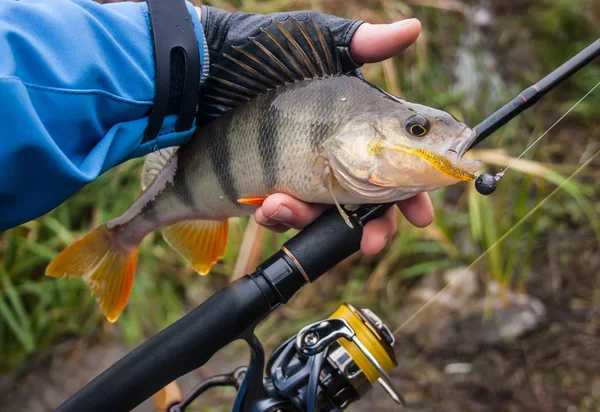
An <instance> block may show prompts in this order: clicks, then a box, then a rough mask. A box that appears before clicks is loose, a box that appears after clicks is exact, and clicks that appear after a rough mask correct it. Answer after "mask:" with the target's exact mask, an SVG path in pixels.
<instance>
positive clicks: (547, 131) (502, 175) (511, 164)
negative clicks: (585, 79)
mask: <svg viewBox="0 0 600 412" xmlns="http://www.w3.org/2000/svg"><path fill="white" fill-rule="evenodd" d="M598 86H600V82H598V83H597V84H596V85H595V86H594V87H592V88H591V89H590V91H589V92H587V93H586V94H585V96H583V97H582V98H581V99H579V101H578V102H577V103H575V104H574V105H573V106H572V107H571V108H570V109H569V110H567V111H566V113H565V114H563V115H562V116H561V117H560V119H558V120H557V121H556V122H554V124H553V125H552V126H550V127H549V128H548V130H546V131H545V132H544V133H542V135H541V136H540V137H538V138H537V139H535V141H534V142H533V143H531V144H530V145H529V146H528V147H527V149H525V150H523V152H522V153H521V154H520V155H519V157H517V158H515V159H513V160H512V161H511V162H510V163H509V164H508V166H506V168H505V169H504V170H503V171H501V172H500V173H497V174H496V180H499V179H500V178H502V177H504V173H506V171H507V170H508V169H510V168H511V167H512V166H513V165H514V164H515V163H516V162H517V161H518V160H519V159H520V158H521V157H523V155H524V154H525V153H527V152H528V151H529V149H531V148H532V147H533V146H535V145H536V144H537V143H538V142H539V141H540V140H542V139H543V138H544V136H546V135H547V134H548V133H549V132H550V131H551V130H552V129H553V128H554V126H556V125H557V124H559V123H560V122H561V120H562V119H564V118H565V117H566V116H567V115H568V114H569V113H571V112H572V111H573V110H574V109H575V108H576V107H577V106H578V105H579V103H581V102H582V101H584V100H585V98H586V97H588V96H589V95H590V94H591V93H592V92H593V91H594V90H596V88H597V87H598Z"/></svg>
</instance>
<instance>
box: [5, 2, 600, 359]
mask: <svg viewBox="0 0 600 412" xmlns="http://www.w3.org/2000/svg"><path fill="white" fill-rule="evenodd" d="M591 2H592V1H591V0H577V1H573V0H561V1H542V2H535V5H531V6H528V8H525V6H523V5H521V4H520V3H519V4H517V3H516V2H515V6H514V7H516V9H515V10H511V9H510V8H509V7H508V6H507V5H506V4H509V3H511V2H496V3H495V4H496V6H497V11H496V18H497V19H499V21H500V22H499V23H498V24H497V25H495V26H493V28H488V29H484V31H483V33H485V35H481V36H478V35H477V34H476V33H475V31H474V28H473V27H471V26H469V25H468V24H467V23H466V19H465V16H464V15H463V14H462V13H461V12H457V11H448V10H444V9H441V8H436V7H431V6H429V5H430V4H433V2H420V1H418V0H414V1H409V2H399V1H392V2H383V1H378V0H373V1H369V2H362V1H358V0H357V1H344V2H342V1H327V2H325V1H318V0H315V1H305V0H295V1H291V0H276V1H237V2H224V1H215V2H212V4H213V5H216V6H220V7H224V8H228V9H243V10H247V11H258V12H270V11H280V10H286V9H287V10H289V9H303V8H313V9H317V10H321V11H324V12H329V13H335V14H338V15H343V16H346V17H350V18H365V19H366V18H368V19H369V20H371V21H375V22H385V21H391V20H395V19H400V18H403V17H407V16H415V17H418V18H420V19H421V21H422V23H423V27H424V33H423V36H422V37H421V39H420V40H419V41H418V43H417V45H416V47H412V48H410V49H409V50H407V51H406V52H405V53H404V54H403V55H401V56H399V57H397V58H394V59H393V60H392V61H391V64H388V66H387V67H386V68H385V69H384V68H383V66H382V65H380V64H375V65H369V66H367V67H365V68H364V73H365V75H366V77H367V78H368V79H369V80H370V81H372V82H373V83H375V84H377V85H380V86H382V87H384V88H387V89H389V88H390V87H392V86H393V87H394V88H397V90H398V91H399V92H400V93H401V95H402V97H403V98H406V99H407V100H410V101H414V102H419V103H422V104H425V105H430V106H433V107H438V108H442V109H444V110H446V111H448V112H450V113H452V114H454V115H455V116H456V117H458V118H460V119H464V120H465V121H466V122H467V123H468V124H470V125H474V124H476V123H477V122H479V121H481V120H482V119H483V118H484V117H485V116H486V115H487V114H488V113H490V112H491V111H493V110H495V109H496V108H498V107H499V106H500V105H501V104H502V103H503V102H505V101H507V100H508V99H509V98H512V97H513V96H514V95H515V94H516V93H518V92H519V91H520V90H521V89H523V88H525V87H526V86H528V85H530V84H531V83H533V82H535V81H536V80H538V79H539V78H541V76H543V75H544V74H546V73H548V72H549V71H551V70H552V69H553V68H555V67H556V66H558V65H559V64H561V63H562V62H563V61H564V60H566V59H567V58H568V57H570V56H571V55H573V54H575V53H576V52H577V51H579V50H580V49H581V48H583V47H584V46H585V45H587V44H589V43H591V42H592V41H593V40H595V38H596V36H597V32H598V27H600V26H599V24H600V16H598V15H594V14H593V12H586V10H595V9H593V8H590V7H591V6H590V5H591ZM448 4H459V5H463V7H464V9H465V10H468V9H469V7H470V6H469V5H468V4H469V3H467V2H464V3H458V2H457V3H453V2H448ZM524 9H525V10H524ZM486 53H487V54H486ZM457 56H461V57H460V58H461V59H468V61H470V62H472V64H473V67H476V70H475V71H474V72H473V73H474V75H475V74H476V75H477V79H478V83H477V87H476V88H472V89H470V88H465V87H462V86H460V84H459V82H458V81H457V79H458V78H459V77H460V73H456V71H455V70H456V67H457V64H458V57H457ZM490 57H491V58H495V59H496V60H495V62H493V64H492V67H491V68H490V67H487V66H486V64H487V63H486V59H489V58H490ZM465 61H467V60H465ZM598 80H600V67H599V66H598V65H593V66H590V67H589V68H587V69H585V70H584V71H582V72H581V73H580V74H578V75H577V76H576V77H574V78H573V79H571V80H569V81H568V82H567V83H566V84H564V85H563V86H561V87H560V88H559V89H557V90H556V91H554V92H552V93H551V94H550V95H548V96H547V97H545V98H544V100H542V102H540V103H539V104H538V105H537V106H536V107H534V108H532V109H531V110H530V111H529V112H528V113H525V114H523V115H522V116H520V117H519V118H518V119H515V120H514V121H512V122H511V123H510V124H508V125H507V126H506V127H504V128H503V129H502V130H500V131H498V132H497V133H496V134H495V136H494V137H492V138H490V139H489V143H486V144H485V145H484V147H496V148H498V147H501V148H504V149H505V150H506V152H507V153H508V155H510V156H517V155H518V154H519V153H520V151H521V150H523V149H524V148H525V147H526V146H527V144H528V142H531V141H533V140H534V139H535V138H537V136H539V134H540V133H541V132H543V131H544V130H545V129H546V128H547V127H549V126H550V125H551V124H552V123H553V122H554V121H555V120H556V119H558V117H560V115H561V114H562V113H564V112H565V111H566V110H567V109H568V108H569V107H570V106H571V105H572V104H573V103H574V102H575V101H577V100H578V99H579V98H580V97H581V96H582V95H583V94H585V92H587V91H588V90H589V89H590V88H591V87H592V86H593V85H594V84H595V83H596V82H597V81H598ZM598 107H600V92H599V93H594V94H593V95H591V96H590V97H589V98H588V100H586V101H585V102H584V103H583V104H581V105H580V107H579V108H578V109H577V110H576V111H574V113H573V114H572V115H570V116H569V117H568V118H567V119H565V121H564V123H563V124H562V125H560V126H559V127H557V128H556V129H555V131H553V132H552V133H550V135H549V136H548V137H547V139H545V140H544V141H542V142H541V143H540V144H539V145H538V146H537V147H536V148H535V149H534V150H532V151H531V152H530V153H528V154H527V155H526V156H525V158H526V159H532V160H535V162H537V166H538V167H539V168H538V169H536V170H537V173H532V172H531V170H521V171H519V170H516V168H515V170H513V171H510V172H508V173H507V175H506V177H505V178H504V179H503V180H502V181H501V182H500V184H499V188H498V190H497V192H496V193H495V194H494V195H493V196H491V197H486V198H484V197H481V196H479V195H477V194H475V192H474V191H473V190H472V189H471V188H470V186H468V185H466V184H462V185H458V186H456V187H452V188H447V189H444V190H439V191H438V192H436V193H433V194H432V197H433V199H434V203H435V206H436V210H437V215H436V221H435V224H434V225H433V227H432V228H430V229H428V230H418V229H415V228H412V227H410V226H409V225H408V224H406V222H401V225H400V230H399V232H398V234H397V236H396V237H395V238H394V239H393V240H392V241H391V242H390V245H389V246H388V247H387V248H386V250H385V252H384V253H382V254H380V255H379V256H377V257H372V258H365V257H361V256H356V257H354V258H353V259H352V260H351V261H350V262H346V263H345V264H343V265H340V267H338V268H336V269H334V270H333V271H332V272H333V273H332V274H331V275H328V276H327V277H324V278H323V279H321V280H320V281H319V285H317V286H315V285H312V286H309V287H307V288H305V289H304V290H303V291H301V292H300V293H299V294H298V296H297V297H296V298H295V299H294V300H293V301H292V302H291V303H290V305H288V306H286V307H285V308H281V310H279V311H278V312H277V314H276V315H274V316H273V317H271V318H269V319H268V320H266V321H265V323H264V325H262V326H261V330H260V334H261V336H264V337H265V338H267V337H268V339H267V342H268V344H277V343H279V342H280V340H281V339H282V338H283V337H284V336H286V335H290V334H292V333H295V332H296V331H297V330H298V328H299V327H300V325H304V324H306V323H308V322H310V321H313V320H316V319H318V318H322V317H324V316H327V315H328V313H330V312H332V311H333V310H334V309H335V308H336V306H337V305H338V304H339V303H340V302H341V301H350V302H352V303H353V304H355V305H370V306H372V307H373V308H374V309H375V310H376V311H379V313H381V314H382V315H383V317H384V318H385V317H386V314H391V313H392V312H393V311H395V310H396V309H397V308H398V307H399V305H401V304H402V299H403V297H404V295H405V292H406V291H407V290H408V289H409V288H410V287H411V285H413V284H414V282H415V281H416V280H418V278H419V277H421V276H423V275H425V274H430V273H439V272H442V271H444V270H445V269H447V268H450V267H454V266H457V265H461V264H468V263H470V262H471V261H472V260H473V259H475V258H476V257H477V256H479V254H481V253H482V252H483V251H484V250H485V249H487V248H488V247H489V246H490V245H491V244H492V243H493V242H494V241H495V240H496V239H497V238H498V237H499V236H501V235H502V234H503V233H505V232H506V231H507V230H509V229H510V228H511V227H512V226H513V225H514V224H515V223H516V222H517V221H518V220H519V219H520V218H521V217H522V216H524V215H525V214H526V213H527V212H528V211H529V210H530V209H531V208H532V207H533V206H534V205H535V204H537V203H538V202H539V201H540V200H541V199H542V198H544V197H545V196H546V195H548V194H549V193H550V192H551V191H552V190H553V189H554V187H556V185H557V184H559V183H560V182H562V181H563V180H564V177H565V176H568V174H570V173H571V172H572V171H573V170H574V169H575V167H576V166H577V165H580V164H581V163H582V162H583V161H584V160H585V154H586V153H588V154H591V153H592V152H593V151H595V150H597V149H598V141H599V139H598V129H597V127H598V126H597V125H598V119H599V116H598V110H597V108H598ZM594 143H595V144H596V145H595V146H594ZM141 165H142V159H136V160H133V161H130V162H127V163H126V164H123V165H121V166H119V167H117V168H115V169H113V170H111V171H109V172H108V173H106V174H105V175H103V176H102V177H101V178H99V179H98V180H97V181H96V182H94V183H92V184H90V185H88V186H87V187H86V188H84V189H83V190H81V191H80V192H79V193H78V194H76V195H75V196H73V197H72V198H71V199H69V200H68V201H67V202H65V203H64V204H63V205H61V206H60V207H58V208H57V209H56V210H54V211H52V212H50V213H49V214H47V215H45V216H43V217H40V218H39V219H37V220H35V221H32V222H29V223H27V224H25V225H22V226H20V227H18V228H15V229H13V230H10V231H7V232H5V233H3V234H2V235H0V248H1V250H2V254H1V257H0V368H2V369H7V368H8V369H10V368H14V367H18V366H20V365H23V364H24V362H25V361H26V360H27V359H28V358H30V357H31V356H32V355H34V354H35V353H37V352H39V351H41V350H43V349H44V348H46V347H47V346H48V345H50V344H52V343H54V342H58V341H60V340H62V339H67V338H69V337H74V336H79V335H82V334H88V333H91V332H92V331H98V330H101V329H102V328H106V329H108V328H118V330H119V331H120V333H121V336H122V337H123V339H124V341H125V342H126V343H128V344H133V343H136V342H139V341H140V340H141V339H143V338H144V337H146V336H149V335H151V334H153V333H154V332H155V331H156V330H159V329H162V328H164V327H165V326H167V325H168V324H170V323H172V322H173V321H174V320H176V319H178V318H179V317H180V316H181V315H183V314H184V313H185V311H186V310H187V309H186V308H187V307H189V306H186V303H187V304H188V305H189V304H190V303H191V304H195V303H199V302H201V301H202V300H204V299H205V298H206V297H208V296H210V295H211V294H212V293H213V292H214V291H216V290H218V289H219V288H221V287H223V286H224V285H226V284H227V282H228V280H229V274H230V272H231V271H232V269H233V267H234V264H235V259H236V256H237V247H239V244H240V243H241V237H242V234H243V230H244V228H245V225H246V222H247V219H240V220H239V221H237V222H236V223H235V224H233V225H232V230H231V235H230V236H231V237H230V244H229V247H228V252H227V256H226V257H225V259H224V260H223V261H222V262H220V263H219V264H218V265H216V267H215V268H214V270H213V273H212V274H211V275H210V276H208V277H199V276H197V275H195V274H194V273H193V272H192V270H191V269H190V268H189V267H187V266H186V265H185V263H184V262H182V260H181V258H180V257H179V255H178V254H177V253H174V252H172V251H171V250H169V248H168V247H167V246H166V244H165V243H164V241H163V240H162V238H161V237H160V236H159V234H158V233H157V234H155V235H152V236H149V237H148V238H147V239H145V240H144V242H143V243H142V245H141V248H140V260H139V264H138V269H137V272H136V280H135V284H134V289H133V292H132V295H131V299H130V303H129V305H128V307H127V309H126V311H125V312H124V314H123V315H122V317H121V319H120V320H119V322H117V323H116V324H115V325H109V324H107V323H106V321H104V320H103V318H102V316H101V315H100V313H99V310H98V307H97V305H96V304H95V302H94V300H93V298H92V297H91V296H90V294H89V293H88V291H87V289H86V287H85V286H84V285H83V283H82V282H80V281H77V280H62V281H57V280H55V279H51V278H46V277H45V276H44V274H43V273H44V268H45V266H46V265H47V264H48V262H49V261H50V260H51V259H52V258H53V257H54V256H55V255H56V254H57V253H58V252H59V251H61V250H62V249H63V248H64V247H65V246H67V245H68V244H70V243H71V242H72V241H73V240H74V239H76V238H78V237H80V236H82V235H83V234H85V233H87V232H88V231H89V230H90V229H91V228H92V227H94V226H96V225H98V224H100V223H101V222H103V221H106V220H108V219H110V218H112V217H114V216H117V215H119V214H120V213H122V212H123V211H124V210H125V209H126V208H127V207H128V206H129V205H130V204H131V203H132V202H133V201H134V200H135V199H136V197H137V196H139V194H140V193H141V189H140V184H139V174H140V171H141ZM542 166H543V167H544V168H542ZM487 167H488V169H489V170H490V171H492V172H495V171H498V170H500V167H499V166H498V165H495V164H494V162H488V165H487ZM599 169H600V167H599V165H598V164H597V163H595V164H594V165H593V166H592V167H590V168H589V169H588V170H586V171H584V173H582V175H581V177H580V178H578V179H577V181H576V182H573V183H571V184H569V185H567V187H566V188H565V191H563V192H561V193H559V194H558V195H557V196H556V197H555V198H554V199H553V200H552V201H551V202H550V203H549V204H548V205H546V206H545V207H543V208H542V209H541V210H539V211H538V212H537V213H536V215H535V216H534V217H533V218H532V219H531V220H529V221H528V222H527V223H526V224H525V225H523V227H521V228H520V229H519V230H517V231H516V232H515V233H514V234H513V235H512V236H511V237H510V239H509V241H507V242H505V243H503V244H502V245H501V246H500V247H499V248H497V249H495V250H494V251H493V252H492V253H490V254H489V255H488V257H487V258H486V259H485V260H484V262H483V264H482V265H480V266H479V267H478V271H479V272H480V274H481V275H482V277H483V278H484V279H489V280H495V281H497V282H500V283H501V284H502V285H504V286H506V287H522V285H523V284H524V281H525V276H526V274H527V273H529V272H530V271H531V270H532V269H533V268H532V267H531V265H532V263H531V262H532V256H533V254H534V253H535V251H536V248H537V247H538V245H539V243H540V242H541V241H542V240H543V238H544V236H548V235H549V234H550V235H552V236H558V235H561V234H562V235H564V234H567V233H568V232H569V231H570V230H573V228H576V227H580V226H583V225H587V224H592V225H593V227H594V228H595V229H596V231H597V233H599V234H600V230H599V227H600V226H599V223H598V213H599V212H600V210H599V203H598V201H597V200H593V199H598V198H597V195H596V194H597V192H598V190H599V189H600V188H599V187H598V183H595V182H596V181H598V179H596V178H597V176H598V173H599ZM289 236H290V235H289V234H287V235H281V236H276V237H275V239H274V240H273V239H272V238H271V237H270V236H267V237H266V240H265V245H264V249H263V252H262V256H263V257H267V256H268V255H269V254H270V253H272V252H273V251H274V250H275V247H276V246H277V245H279V244H281V243H282V242H283V241H284V240H285V239H286V238H288V237H289Z"/></svg>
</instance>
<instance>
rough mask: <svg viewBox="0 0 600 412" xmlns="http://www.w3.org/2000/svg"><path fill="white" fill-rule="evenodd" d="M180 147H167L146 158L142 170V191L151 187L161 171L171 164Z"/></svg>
mask: <svg viewBox="0 0 600 412" xmlns="http://www.w3.org/2000/svg"><path fill="white" fill-rule="evenodd" d="M177 147H178V146H173V147H165V148H164V149H160V150H158V151H156V152H152V153H150V154H149V155H148V156H146V160H145V161H144V167H143V168H142V190H146V189H147V188H149V187H150V185H151V184H152V182H154V180H155V179H156V176H158V174H159V173H160V171H161V170H163V169H164V167H165V166H166V165H167V163H169V160H171V158H172V157H173V154H174V153H175V152H176V151H177Z"/></svg>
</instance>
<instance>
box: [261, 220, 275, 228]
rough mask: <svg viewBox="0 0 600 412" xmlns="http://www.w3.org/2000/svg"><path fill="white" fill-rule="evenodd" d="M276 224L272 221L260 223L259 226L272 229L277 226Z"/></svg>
mask: <svg viewBox="0 0 600 412" xmlns="http://www.w3.org/2000/svg"><path fill="white" fill-rule="evenodd" d="M278 224H279V223H277V222H273V221H272V220H265V221H264V222H262V223H261V225H263V226H268V227H274V226H277V225H278Z"/></svg>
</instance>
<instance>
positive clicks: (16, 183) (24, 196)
mask: <svg viewBox="0 0 600 412" xmlns="http://www.w3.org/2000/svg"><path fill="white" fill-rule="evenodd" d="M187 6H188V10H189V13H190V16H191V19H192V23H193V24H194V29H195V32H196V36H197V38H198V40H199V44H200V45H204V38H203V33H202V27H201V23H200V20H199V18H198V15H197V14H196V12H195V10H194V8H193V6H192V5H191V4H190V3H187ZM199 49H200V52H201V53H200V58H201V63H202V64H203V67H206V66H207V64H205V63H207V62H205V58H206V59H208V55H206V56H204V55H205V53H204V47H199ZM153 53H154V50H153V44H152V37H151V34H150V23H149V18H148V9H147V5H146V3H131V2H127V3H116V4H107V5H100V4H97V3H95V2H92V1H91V0H52V1H47V0H18V1H17V0H3V1H1V2H0V168H1V169H0V170H1V173H0V231H3V230H6V229H8V228H11V227H14V226H16V225H19V224H21V223H24V222H26V221H28V220H31V219H33V218H35V217H37V216H40V215H42V214H44V213H46V212H48V211H50V210H52V209H53V208H55V207H56V206H58V205H59V204H60V203H62V202H63V201H64V200H66V199H67V198H68V197H70V196H71V195H73V194H74V193H75V192H76V191H77V190H79V189H80V188H81V187H83V186H84V185H85V184H87V183H89V182H91V181H93V180H94V179H96V178H97V177H98V176H99V175H100V174H101V173H103V172H105V171H106V170H108V169H110V168H111V167H113V166H115V165H117V164H119V163H122V162H124V161H125V160H128V159H130V158H132V157H137V156H142V155H144V154H147V153H148V152H150V151H152V150H157V149H160V148H163V147H167V146H173V145H179V144H182V143H184V142H185V141H187V140H188V139H189V138H190V137H191V135H192V134H193V131H194V129H195V127H194V128H193V129H192V130H191V131H188V132H183V133H176V132H174V127H175V122H176V120H177V119H176V117H175V116H169V117H167V119H165V123H164V124H163V128H162V130H161V132H160V134H159V136H158V137H157V138H156V140H154V141H150V142H147V143H145V144H142V143H141V140H142V134H143V131H144V130H145V128H146V126H147V123H148V117H147V116H148V115H149V112H150V109H151V106H152V101H153V99H154V54H153Z"/></svg>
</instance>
